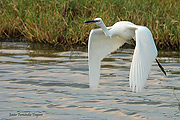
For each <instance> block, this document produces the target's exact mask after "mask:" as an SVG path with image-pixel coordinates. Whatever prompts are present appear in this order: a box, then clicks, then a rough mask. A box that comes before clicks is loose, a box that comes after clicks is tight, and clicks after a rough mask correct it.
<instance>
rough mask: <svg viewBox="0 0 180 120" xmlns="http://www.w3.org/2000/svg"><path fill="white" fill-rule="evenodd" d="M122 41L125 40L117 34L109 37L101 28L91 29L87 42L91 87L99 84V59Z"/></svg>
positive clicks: (116, 47) (122, 42)
mask: <svg viewBox="0 0 180 120" xmlns="http://www.w3.org/2000/svg"><path fill="white" fill-rule="evenodd" d="M124 43H125V41H124V40H122V39H121V38H120V37H118V36H112V37H111V38H110V37H108V36H105V34H104V32H103V31H102V29H101V28H100V29H93V30H91V33H90V36H89V43H88V60H89V83H90V87H91V88H97V87H98V85H99V78H100V66H101V60H102V59H103V58H104V57H105V56H107V55H108V54H110V53H111V52H113V51H115V50H116V49H118V48H119V47H120V46H122V45H123V44H124Z"/></svg>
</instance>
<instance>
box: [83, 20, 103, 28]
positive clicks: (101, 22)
mask: <svg viewBox="0 0 180 120" xmlns="http://www.w3.org/2000/svg"><path fill="white" fill-rule="evenodd" d="M85 23H94V24H96V25H97V26H100V27H101V26H102V25H103V24H104V23H103V21H102V19H101V18H96V19H94V20H90V21H86V22H85Z"/></svg>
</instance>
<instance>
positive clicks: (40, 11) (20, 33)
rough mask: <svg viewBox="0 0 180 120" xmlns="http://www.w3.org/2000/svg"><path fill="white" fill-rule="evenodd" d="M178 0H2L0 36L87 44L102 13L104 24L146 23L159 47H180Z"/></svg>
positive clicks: (36, 40) (58, 43)
mask: <svg viewBox="0 0 180 120" xmlns="http://www.w3.org/2000/svg"><path fill="white" fill-rule="evenodd" d="M179 13H180V2H179V1H178V0H88V1H85V0H1V1H0V38H1V39H3V38H12V37H16V38H23V39H26V40H30V41H32V42H41V43H48V44H52V45H54V46H56V45H64V46H72V45H79V46H82V45H85V46H86V45H87V41H88V35H89V32H90V30H91V29H93V28H95V27H96V26H95V25H93V24H91V25H90V24H88V25H86V24H84V21H85V20H91V19H94V18H96V17H101V18H102V19H103V21H104V23H105V24H106V25H107V26H111V25H113V24H114V23H115V22H118V21H121V20H127V21H131V22H133V23H135V24H139V25H144V26H147V27H148V28H149V29H150V30H151V31H152V34H153V36H154V39H155V43H156V45H157V47H158V49H174V50H180V40H179V33H180V23H179V21H180V14H179Z"/></svg>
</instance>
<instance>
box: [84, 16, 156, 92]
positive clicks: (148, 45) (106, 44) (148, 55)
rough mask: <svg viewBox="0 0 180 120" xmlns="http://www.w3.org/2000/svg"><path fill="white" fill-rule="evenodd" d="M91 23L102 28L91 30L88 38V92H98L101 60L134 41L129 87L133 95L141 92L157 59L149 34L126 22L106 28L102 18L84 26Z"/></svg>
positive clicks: (147, 31) (143, 29)
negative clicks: (93, 90) (94, 89)
mask: <svg viewBox="0 0 180 120" xmlns="http://www.w3.org/2000/svg"><path fill="white" fill-rule="evenodd" d="M90 22H94V23H95V24H96V25H98V26H100V27H101V28H99V29H93V30H91V32H90V35H89V43H88V60H89V85H90V88H97V87H98V85H99V79H100V66H101V60H102V59H103V58H104V57H106V56H107V55H108V54H110V53H111V52H113V51H115V50H117V49H118V48H119V47H120V46H122V45H123V44H124V43H125V42H127V41H128V40H131V39H132V38H133V39H134V40H136V47H135V50H134V55H133V59H132V64H131V68H130V74H129V84H130V87H131V89H132V91H136V92H138V91H140V90H142V89H143V88H144V85H145V82H146V79H147V78H148V74H149V72H150V70H151V66H152V62H153V61H154V60H155V58H156V56H157V49H156V46H155V44H154V40H153V37H152V34H151V32H150V30H149V29H148V28H147V27H144V26H138V25H135V24H133V23H131V22H128V21H121V22H117V23H115V24H114V25H113V26H112V27H108V28H106V26H105V24H104V23H103V21H102V19H101V18H96V19H95V20H92V21H86V23H90Z"/></svg>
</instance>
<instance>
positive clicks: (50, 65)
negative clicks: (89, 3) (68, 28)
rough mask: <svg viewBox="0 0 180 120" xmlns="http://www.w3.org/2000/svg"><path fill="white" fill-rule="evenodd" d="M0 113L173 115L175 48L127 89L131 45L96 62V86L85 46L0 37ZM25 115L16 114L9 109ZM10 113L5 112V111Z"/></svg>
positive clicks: (177, 85) (104, 117)
mask: <svg viewBox="0 0 180 120" xmlns="http://www.w3.org/2000/svg"><path fill="white" fill-rule="evenodd" d="M0 48H1V49H0V81H1V84H0V96H1V99H0V102H1V105H0V118H1V119H18V120H19V119H30V120H31V119H33V118H36V117H35V116H33V114H41V116H40V115H39V117H38V118H39V119H49V120H52V119H58V118H61V119H63V120H70V119H73V120H85V119H88V120H109V119H112V120H119V119H124V120H129V119H151V120H156V119H163V120H166V119H168V120H169V119H178V118H179V117H180V111H179V110H178V105H179V104H180V101H178V100H179V99H180V72H179V71H180V52H172V51H162V52H159V57H158V59H159V60H160V62H161V63H162V65H163V66H164V68H165V69H166V70H167V74H168V77H165V76H164V75H163V73H161V71H160V69H159V68H158V66H157V64H156V63H155V62H154V63H153V67H152V70H151V74H150V76H149V79H148V81H147V85H146V87H145V89H144V90H143V91H142V92H140V93H133V92H131V91H130V88H129V84H128V75H129V69H130V64H131V60H132V54H133V50H132V49H125V50H121V49H120V50H118V51H117V52H114V53H113V54H111V55H109V56H108V57H107V58H105V59H104V60H103V62H102V69H101V82H100V87H99V88H98V89H96V90H92V89H89V85H88V63H87V52H86V50H78V51H77V50H76V51H58V50H54V49H52V48H50V47H47V46H44V45H43V46H41V45H39V44H38V45H36V44H33V45H32V44H27V43H8V42H2V43H1V46H0ZM18 113H21V114H25V113H27V114H31V116H24V117H22V116H18V115H15V114H18ZM10 114H11V115H13V114H14V116H9V115H10Z"/></svg>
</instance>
